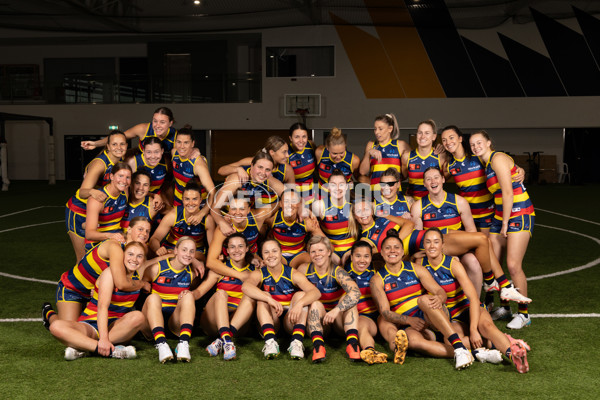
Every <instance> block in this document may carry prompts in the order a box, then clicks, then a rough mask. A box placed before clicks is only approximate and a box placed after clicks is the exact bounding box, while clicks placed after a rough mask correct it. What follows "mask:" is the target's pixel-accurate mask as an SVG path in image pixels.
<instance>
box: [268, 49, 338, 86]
mask: <svg viewBox="0 0 600 400" xmlns="http://www.w3.org/2000/svg"><path fill="white" fill-rule="evenodd" d="M333 50H334V48H333V46H314V47H267V49H266V54H267V61H266V64H267V77H269V78H273V77H290V76H311V77H312V76H334V72H335V67H334V51H333Z"/></svg>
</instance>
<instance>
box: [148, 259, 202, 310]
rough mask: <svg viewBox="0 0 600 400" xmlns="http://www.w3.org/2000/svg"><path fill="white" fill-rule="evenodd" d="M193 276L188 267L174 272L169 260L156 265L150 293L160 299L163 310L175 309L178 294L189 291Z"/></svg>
mask: <svg viewBox="0 0 600 400" xmlns="http://www.w3.org/2000/svg"><path fill="white" fill-rule="evenodd" d="M193 279H194V274H193V273H192V269H191V268H190V266H189V265H186V266H185V267H184V268H183V269H180V270H175V269H173V267H172V266H171V261H170V260H169V259H166V260H162V261H160V262H159V263H158V273H157V274H156V276H155V277H154V279H153V280H152V293H156V294H158V295H159V296H160V298H161V299H162V307H163V309H165V308H167V309H175V307H176V306H177V299H178V297H179V293H181V292H183V291H184V290H189V288H190V285H191V284H192V280H193Z"/></svg>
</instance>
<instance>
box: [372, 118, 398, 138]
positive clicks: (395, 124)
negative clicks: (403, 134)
mask: <svg viewBox="0 0 600 400" xmlns="http://www.w3.org/2000/svg"><path fill="white" fill-rule="evenodd" d="M375 121H381V122H385V123H386V124H388V125H389V126H391V127H392V133H391V136H390V137H391V139H393V140H396V139H398V137H400V130H399V129H398V121H396V116H395V115H394V114H392V113H389V114H382V115H378V116H376V117H375Z"/></svg>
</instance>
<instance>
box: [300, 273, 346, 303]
mask: <svg viewBox="0 0 600 400" xmlns="http://www.w3.org/2000/svg"><path fill="white" fill-rule="evenodd" d="M338 268H340V269H342V268H341V267H339V266H338V267H335V269H334V270H333V274H329V273H327V272H326V273H325V274H324V275H323V276H321V275H319V273H318V272H317V269H316V268H315V265H314V264H313V263H310V264H308V268H307V269H306V274H305V275H306V278H307V279H308V280H309V281H310V283H312V284H313V285H315V286H316V288H317V289H319V292H321V297H320V298H319V301H320V302H321V304H323V307H325V311H331V310H333V308H334V307H335V306H337V303H338V301H339V300H340V298H341V297H342V296H343V295H344V294H345V293H346V291H345V290H344V289H343V288H342V287H341V286H340V284H339V282H338V281H337V279H336V276H337V271H338Z"/></svg>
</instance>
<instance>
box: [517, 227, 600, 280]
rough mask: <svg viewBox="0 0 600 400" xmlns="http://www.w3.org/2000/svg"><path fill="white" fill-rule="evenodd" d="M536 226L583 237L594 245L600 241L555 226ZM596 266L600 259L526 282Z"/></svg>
mask: <svg viewBox="0 0 600 400" xmlns="http://www.w3.org/2000/svg"><path fill="white" fill-rule="evenodd" d="M536 225H537V226H541V227H543V228H549V229H556V230H558V231H563V232H567V233H571V234H573V235H579V236H583V237H585V238H588V239H590V240H593V241H594V242H596V244H598V245H600V239H597V238H595V237H593V236H589V235H585V234H583V233H579V232H575V231H571V230H568V229H563V228H557V227H555V226H548V225H542V224H536ZM598 264H600V257H598V258H596V259H595V260H592V261H590V262H589V263H587V264H584V265H580V266H579V267H574V268H569V269H566V270H564V271H558V272H553V273H551V274H546V275H537V276H530V277H529V278H527V280H528V281H537V280H540V279H546V278H553V277H555V276H560V275H566V274H570V273H573V272H577V271H582V270H584V269H588V268H592V267H594V266H596V265H598Z"/></svg>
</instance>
